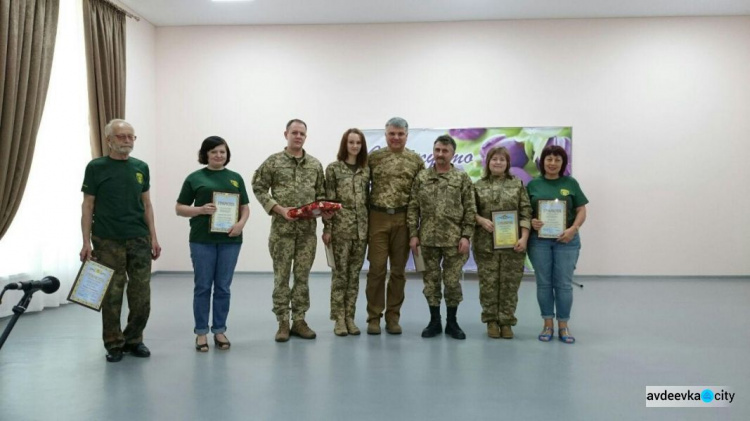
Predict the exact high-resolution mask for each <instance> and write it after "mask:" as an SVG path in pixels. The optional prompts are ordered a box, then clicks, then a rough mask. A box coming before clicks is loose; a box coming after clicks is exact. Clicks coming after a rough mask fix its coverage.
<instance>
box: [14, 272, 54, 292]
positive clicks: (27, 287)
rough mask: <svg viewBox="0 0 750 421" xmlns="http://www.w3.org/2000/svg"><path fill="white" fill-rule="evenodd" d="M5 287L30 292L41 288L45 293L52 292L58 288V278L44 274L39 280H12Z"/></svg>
mask: <svg viewBox="0 0 750 421" xmlns="http://www.w3.org/2000/svg"><path fill="white" fill-rule="evenodd" d="M5 289H20V290H23V291H27V292H31V293H34V292H36V291H39V290H40V289H41V290H42V291H44V293H45V294H52V293H53V292H55V291H57V290H58V289H60V280H59V279H57V278H55V277H54V276H45V277H44V278H43V279H42V280H41V281H26V282H13V283H10V284H8V285H6V286H5Z"/></svg>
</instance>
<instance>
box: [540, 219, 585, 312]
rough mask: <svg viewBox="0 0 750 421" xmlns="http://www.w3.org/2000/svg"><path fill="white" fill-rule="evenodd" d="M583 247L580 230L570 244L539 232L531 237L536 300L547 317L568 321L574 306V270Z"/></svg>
mask: <svg viewBox="0 0 750 421" xmlns="http://www.w3.org/2000/svg"><path fill="white" fill-rule="evenodd" d="M580 250H581V238H580V237H579V235H578V234H577V233H576V235H575V237H573V239H572V240H570V242H569V243H562V242H559V241H557V240H555V239H552V238H539V236H538V234H537V232H536V231H534V232H532V233H531V236H530V238H529V260H531V264H532V265H533V266H534V275H535V276H536V299H537V301H539V309H540V310H541V311H542V318H543V319H554V318H555V309H557V320H558V321H561V322H567V321H568V320H569V319H570V309H571V307H573V286H572V283H573V272H574V271H575V269H576V263H577V262H578V254H579V253H580Z"/></svg>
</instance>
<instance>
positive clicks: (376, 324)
mask: <svg viewBox="0 0 750 421" xmlns="http://www.w3.org/2000/svg"><path fill="white" fill-rule="evenodd" d="M367 334H368V335H380V319H371V320H370V321H369V322H367Z"/></svg>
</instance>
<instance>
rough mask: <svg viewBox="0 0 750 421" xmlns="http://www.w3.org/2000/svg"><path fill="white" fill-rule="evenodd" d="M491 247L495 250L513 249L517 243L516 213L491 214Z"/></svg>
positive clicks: (498, 212)
mask: <svg viewBox="0 0 750 421" xmlns="http://www.w3.org/2000/svg"><path fill="white" fill-rule="evenodd" d="M492 225H493V226H494V227H495V228H494V231H493V232H492V246H493V248H494V249H495V250H497V249H509V248H513V247H514V246H515V245H516V243H517V242H518V211H514V210H513V211H496V212H492Z"/></svg>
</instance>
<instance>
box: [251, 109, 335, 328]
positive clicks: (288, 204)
mask: <svg viewBox="0 0 750 421" xmlns="http://www.w3.org/2000/svg"><path fill="white" fill-rule="evenodd" d="M284 137H285V138H286V140H287V147H286V148H284V150H283V151H282V152H279V153H275V154H273V155H271V156H270V157H268V159H266V160H265V162H263V164H261V166H260V167H259V168H258V169H257V170H256V171H255V175H254V176H253V181H252V186H253V193H254V194H255V197H256V198H257V199H258V202H260V204H261V206H263V209H264V210H265V211H266V212H267V213H268V214H269V215H271V216H272V217H273V220H272V221H271V233H270V235H269V237H268V249H269V250H270V252H271V259H272V260H273V277H274V282H273V312H274V314H276V319H277V320H278V321H279V330H278V332H277V333H276V341H277V342H286V341H288V340H289V335H290V334H292V335H295V336H299V337H301V338H304V339H314V338H315V336H316V335H315V332H314V331H313V330H312V329H310V327H309V326H308V325H307V323H306V322H305V313H306V312H307V310H309V308H310V289H309V286H308V278H309V276H310V269H311V268H312V264H313V260H314V259H315V249H316V246H317V239H316V238H315V228H316V220H315V219H296V218H292V217H290V216H289V215H288V212H289V210H290V209H293V208H296V207H299V206H302V205H306V204H308V203H310V202H314V201H316V200H323V199H325V179H324V175H323V166H322V165H321V164H320V161H318V160H317V159H315V158H314V157H313V156H311V155H308V154H307V153H306V152H305V150H304V149H303V148H302V146H304V144H305V139H306V138H307V125H306V124H305V122H303V121H302V120H297V119H294V120H291V121H290V122H289V123H288V124H287V126H286V131H285V132H284ZM269 190H270V193H269ZM324 217H330V215H324ZM292 263H294V284H293V286H292V289H291V291H290V290H289V276H290V274H291V272H292ZM290 304H291V311H292V321H293V324H292V326H291V330H290V327H289V309H290Z"/></svg>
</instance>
